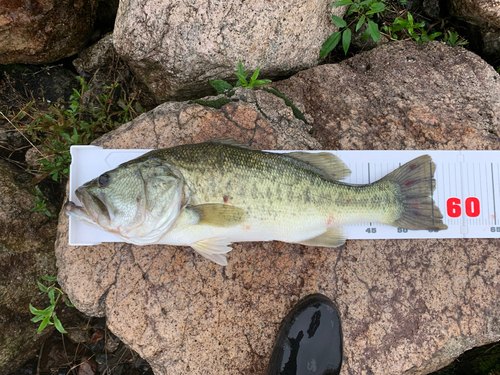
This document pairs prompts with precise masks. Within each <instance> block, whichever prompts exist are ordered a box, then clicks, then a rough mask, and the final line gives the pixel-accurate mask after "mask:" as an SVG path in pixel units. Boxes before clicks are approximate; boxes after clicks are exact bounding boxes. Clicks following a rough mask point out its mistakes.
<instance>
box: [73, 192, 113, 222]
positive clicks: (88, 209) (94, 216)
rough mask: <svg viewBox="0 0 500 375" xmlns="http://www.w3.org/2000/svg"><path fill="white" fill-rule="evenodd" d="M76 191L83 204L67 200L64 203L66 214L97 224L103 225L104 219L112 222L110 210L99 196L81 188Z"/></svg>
mask: <svg viewBox="0 0 500 375" xmlns="http://www.w3.org/2000/svg"><path fill="white" fill-rule="evenodd" d="M75 193H76V196H77V197H78V199H79V200H80V202H82V205H81V206H78V205H76V204H75V203H74V202H72V201H68V202H66V203H65V204H64V211H65V212H66V214H68V215H69V216H73V217H75V218H77V219H80V220H84V221H87V222H90V223H92V224H97V225H102V222H103V221H107V222H108V223H109V222H110V214H109V210H108V208H107V206H106V204H104V202H103V201H102V200H101V199H100V198H99V197H96V196H95V195H93V194H89V193H88V192H86V191H85V190H80V189H77V190H76V192H75ZM103 219H104V220H103Z"/></svg>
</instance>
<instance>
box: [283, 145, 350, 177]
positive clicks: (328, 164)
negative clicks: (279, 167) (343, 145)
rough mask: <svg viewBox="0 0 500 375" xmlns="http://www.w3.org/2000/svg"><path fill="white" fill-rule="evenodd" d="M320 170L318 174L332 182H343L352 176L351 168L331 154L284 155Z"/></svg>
mask: <svg viewBox="0 0 500 375" xmlns="http://www.w3.org/2000/svg"><path fill="white" fill-rule="evenodd" d="M284 155H286V156H288V157H291V158H294V159H297V160H300V161H302V162H304V163H306V164H309V165H312V166H313V167H315V168H317V169H319V171H318V173H319V174H321V175H322V176H323V177H325V178H327V179H330V180H335V181H337V180H343V179H344V178H346V177H348V176H349V175H350V174H351V170H350V169H349V167H348V166H347V165H346V164H345V163H344V162H343V161H342V160H341V159H340V158H339V157H338V156H336V155H333V154H331V153H329V152H317V153H311V152H301V151H297V152H290V153H288V154H284Z"/></svg>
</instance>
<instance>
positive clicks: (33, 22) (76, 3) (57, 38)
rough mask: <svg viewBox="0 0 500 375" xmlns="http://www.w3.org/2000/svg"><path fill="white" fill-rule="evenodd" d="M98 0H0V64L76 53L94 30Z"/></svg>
mask: <svg viewBox="0 0 500 375" xmlns="http://www.w3.org/2000/svg"><path fill="white" fill-rule="evenodd" d="M97 4H98V1H97V0H88V1H87V0H71V1H56V0H40V1H36V0H26V1H17V0H1V1H0V64H12V63H28V64H42V63H49V62H53V61H57V60H60V59H62V58H64V57H67V56H71V55H73V54H75V53H77V52H78V51H79V50H80V49H82V48H83V47H84V46H85V43H86V42H87V41H88V39H89V38H90V36H91V34H92V31H93V23H94V20H95V18H96V8H97Z"/></svg>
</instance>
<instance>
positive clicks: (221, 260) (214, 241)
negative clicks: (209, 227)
mask: <svg viewBox="0 0 500 375" xmlns="http://www.w3.org/2000/svg"><path fill="white" fill-rule="evenodd" d="M230 245H231V242H228V241H227V240H225V239H224V238H207V239H206V240H201V241H197V242H195V243H192V244H191V245H190V246H191V247H192V248H193V249H194V250H195V251H196V252H197V253H198V254H200V255H201V256H204V257H205V258H207V259H210V260H211V261H213V262H215V263H217V264H220V265H221V266H227V259H226V255H225V254H227V253H228V252H230V251H231V250H232V249H233V248H232V247H231V246H230Z"/></svg>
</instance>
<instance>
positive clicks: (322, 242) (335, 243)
mask: <svg viewBox="0 0 500 375" xmlns="http://www.w3.org/2000/svg"><path fill="white" fill-rule="evenodd" d="M345 241H346V236H345V235H344V231H343V230H342V228H338V227H331V228H328V229H327V230H326V232H325V233H323V234H320V235H319V236H316V237H313V238H310V239H308V240H305V241H300V242H297V243H300V244H301V245H307V246H323V247H339V246H342V245H343V244H345Z"/></svg>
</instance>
